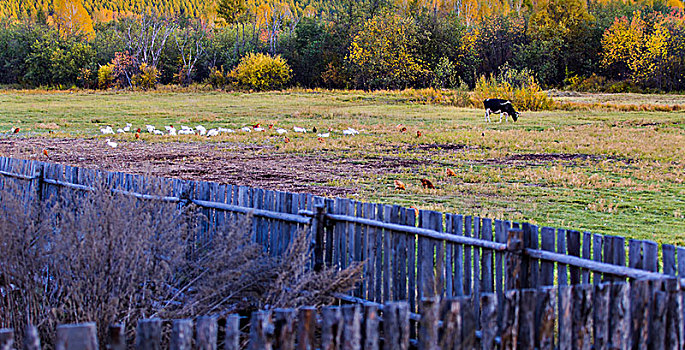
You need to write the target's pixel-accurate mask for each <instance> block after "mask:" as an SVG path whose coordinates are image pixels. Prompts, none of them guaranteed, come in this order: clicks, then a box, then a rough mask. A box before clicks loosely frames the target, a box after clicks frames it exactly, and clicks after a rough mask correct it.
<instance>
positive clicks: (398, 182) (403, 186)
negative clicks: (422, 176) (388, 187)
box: [395, 180, 407, 190]
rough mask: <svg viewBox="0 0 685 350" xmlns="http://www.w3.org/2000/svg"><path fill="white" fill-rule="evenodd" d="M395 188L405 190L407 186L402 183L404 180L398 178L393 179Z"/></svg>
mask: <svg viewBox="0 0 685 350" xmlns="http://www.w3.org/2000/svg"><path fill="white" fill-rule="evenodd" d="M395 189H396V190H406V189H407V187H406V186H405V185H404V182H402V181H400V180H395Z"/></svg>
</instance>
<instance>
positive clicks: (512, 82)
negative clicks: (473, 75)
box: [472, 72, 554, 111]
mask: <svg viewBox="0 0 685 350" xmlns="http://www.w3.org/2000/svg"><path fill="white" fill-rule="evenodd" d="M488 98H503V99H507V100H510V101H511V102H512V103H513V104H514V106H515V107H516V108H517V109H519V110H524V111H526V110H528V111H539V110H546V109H551V108H552V107H553V106H554V101H553V100H552V99H551V98H550V97H549V96H547V93H545V92H544V91H543V90H542V88H540V85H538V83H537V82H536V80H535V78H534V77H533V76H532V75H529V74H526V73H525V72H523V73H519V72H505V73H503V74H502V75H501V78H500V79H497V78H495V77H494V76H492V75H491V76H489V77H485V76H481V77H480V78H479V79H478V81H476V88H475V90H474V93H473V95H472V101H473V104H474V105H475V106H482V102H483V100H485V99H488Z"/></svg>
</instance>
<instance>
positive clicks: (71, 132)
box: [0, 90, 685, 246]
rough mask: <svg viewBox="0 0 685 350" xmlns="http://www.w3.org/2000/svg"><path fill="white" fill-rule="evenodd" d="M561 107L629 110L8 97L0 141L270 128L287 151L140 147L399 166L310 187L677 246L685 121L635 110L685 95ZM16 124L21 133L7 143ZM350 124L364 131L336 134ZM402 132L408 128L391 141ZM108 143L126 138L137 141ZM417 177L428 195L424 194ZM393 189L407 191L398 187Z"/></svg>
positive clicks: (369, 100)
mask: <svg viewBox="0 0 685 350" xmlns="http://www.w3.org/2000/svg"><path fill="white" fill-rule="evenodd" d="M555 99H557V98H555ZM557 100H558V101H562V102H566V103H578V104H584V105H597V104H608V105H612V106H628V105H634V106H638V108H633V109H636V110H635V111H621V110H618V109H616V108H614V109H612V108H587V109H584V108H579V109H577V110H561V109H560V110H554V111H541V112H524V113H523V114H522V116H521V118H520V119H519V121H518V122H516V123H511V121H510V122H508V123H501V124H499V123H497V121H498V120H499V116H498V115H493V116H491V118H492V119H493V123H486V122H485V120H484V116H483V110H482V109H475V108H457V107H451V106H443V105H431V104H422V103H415V102H412V101H413V99H412V98H411V96H408V95H407V94H406V93H400V92H375V93H365V92H359V91H345V92H331V91H305V90H288V91H283V92H271V93H251V94H247V93H226V92H175V91H169V90H165V91H155V92H148V93H138V92H69V91H66V92H64V91H61V92H45V91H9V90H8V91H2V92H0V138H9V139H11V138H13V137H29V138H30V137H47V138H50V137H60V138H62V137H74V138H104V136H103V135H101V134H100V132H99V127H101V126H104V125H112V126H113V127H114V128H115V129H116V128H117V127H123V126H124V124H125V123H126V122H128V123H132V124H133V125H134V128H137V127H141V128H143V130H144V125H145V124H153V125H155V126H156V127H157V128H158V129H162V130H163V126H164V125H169V124H173V125H175V126H178V125H181V124H183V125H188V126H193V127H194V126H195V125H197V124H202V125H204V126H205V127H206V128H208V129H209V128H211V127H217V126H222V127H228V128H234V129H239V128H241V127H243V126H248V125H254V124H256V123H261V125H262V126H268V125H269V124H273V125H274V126H275V127H283V128H286V129H288V130H290V131H289V133H288V134H287V135H288V137H289V139H290V142H287V143H286V142H284V139H283V137H281V136H277V135H275V133H274V132H273V131H269V130H267V132H264V133H255V132H252V133H239V132H238V133H235V134H227V135H222V136H219V137H215V138H210V139H208V138H205V137H199V136H175V137H172V136H154V135H150V134H147V133H143V134H142V135H141V140H144V141H145V142H169V141H180V142H218V143H221V145H224V147H244V145H250V146H255V147H258V148H259V149H260V152H262V154H271V155H278V154H297V155H301V156H304V157H312V159H313V161H314V160H316V161H319V162H322V166H326V164H325V163H326V162H330V163H331V164H335V162H336V161H339V160H340V159H346V160H353V164H359V165H360V166H362V165H364V164H369V163H373V162H377V161H388V162H393V164H397V167H396V168H394V169H393V170H392V171H383V172H377V171H373V168H370V169H369V170H368V171H366V173H365V175H364V176H360V177H356V178H344V179H332V180H331V181H330V182H328V183H324V184H317V185H326V186H341V187H346V188H350V189H353V190H354V192H353V193H354V194H353V195H352V197H353V198H354V199H356V200H362V201H377V202H383V203H396V204H402V205H406V206H416V207H418V208H422V209H433V210H440V211H449V212H455V213H463V214H474V215H479V216H484V217H490V218H500V219H507V220H521V221H530V222H533V223H536V224H538V225H541V226H553V227H563V228H572V229H578V230H583V231H590V232H596V233H603V234H615V235H622V236H627V237H631V238H640V239H651V240H655V241H657V242H660V243H673V244H678V245H681V246H685V111H683V109H682V108H680V109H678V108H674V110H675V111H645V110H644V109H649V108H644V106H650V105H669V106H670V105H685V96H682V95H629V94H626V95H606V94H602V95H599V94H598V95H592V94H576V95H573V96H563V97H559V98H558V99H557ZM639 106H643V107H642V108H639ZM640 109H643V110H642V111H641V110H640ZM293 126H301V127H306V128H307V129H308V130H311V129H312V127H316V128H317V129H318V130H319V132H325V131H326V130H327V129H328V128H331V129H332V130H333V132H332V134H331V137H330V138H327V139H325V140H323V142H322V141H321V140H317V136H316V133H313V132H308V133H307V134H296V133H294V132H292V127H293ZM16 127H19V128H20V132H19V133H18V134H17V135H14V134H12V133H11V130H13V128H16ZM348 127H352V128H354V129H357V130H359V131H360V134H359V135H355V136H344V135H342V133H341V130H344V129H346V128H348ZM402 127H406V129H407V131H406V132H400V130H401V129H402ZM417 131H420V132H421V136H420V137H417ZM114 138H115V139H117V140H118V141H120V142H125V141H133V140H134V138H133V134H125V135H116V136H115V137H114ZM170 147H171V146H170ZM0 155H4V154H0ZM448 168H449V169H451V170H452V171H453V172H454V174H453V176H449V175H448V173H447V169H448ZM423 178H426V179H429V180H430V181H432V183H433V184H434V185H435V187H436V188H435V189H424V188H422V186H421V184H420V180H421V179H423ZM395 180H399V181H402V182H403V183H404V184H405V185H406V189H405V190H399V189H396V188H395V185H394V181H395Z"/></svg>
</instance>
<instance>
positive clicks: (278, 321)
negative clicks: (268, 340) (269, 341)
mask: <svg viewBox="0 0 685 350" xmlns="http://www.w3.org/2000/svg"><path fill="white" fill-rule="evenodd" d="M273 316H274V343H275V345H276V346H275V347H276V348H278V349H280V350H294V349H295V331H296V330H295V318H296V316H297V312H296V311H295V310H294V309H275V310H274V311H273Z"/></svg>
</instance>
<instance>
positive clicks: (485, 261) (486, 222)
mask: <svg viewBox="0 0 685 350" xmlns="http://www.w3.org/2000/svg"><path fill="white" fill-rule="evenodd" d="M480 234H481V236H480V238H481V239H482V240H485V241H492V240H493V238H494V237H493V234H492V220H491V219H483V222H482V226H481V230H480ZM492 260H493V254H492V251H491V250H488V249H483V254H482V255H481V267H482V271H481V272H482V275H481V279H480V282H481V283H480V285H481V288H480V291H481V292H482V293H492V292H494V291H495V290H494V288H493V283H494V282H493V278H494V277H495V271H494V270H493V269H492Z"/></svg>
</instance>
